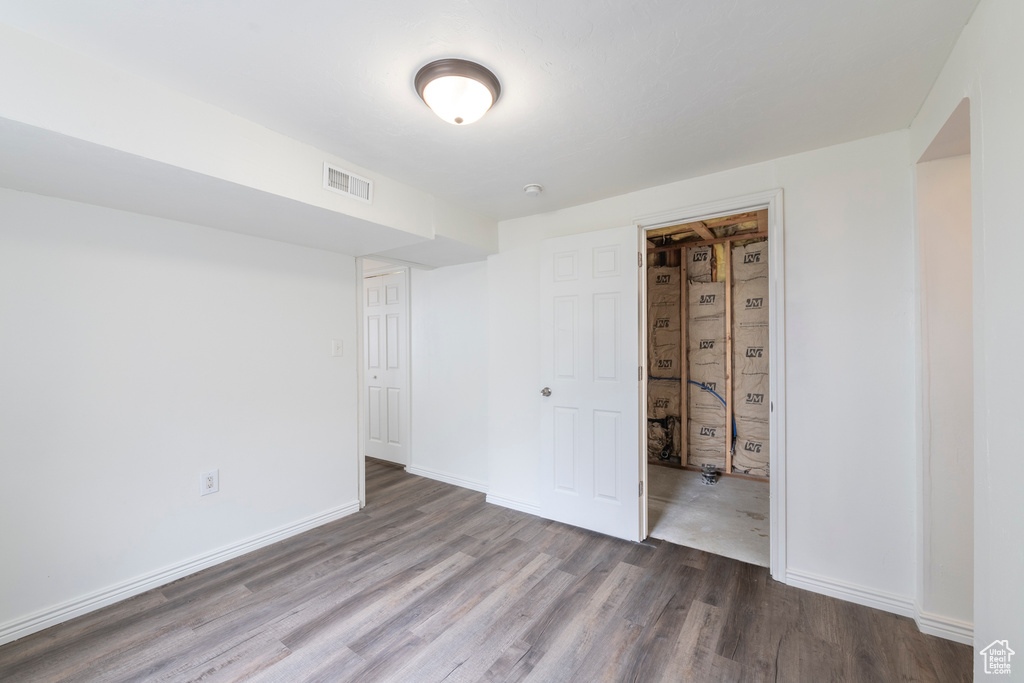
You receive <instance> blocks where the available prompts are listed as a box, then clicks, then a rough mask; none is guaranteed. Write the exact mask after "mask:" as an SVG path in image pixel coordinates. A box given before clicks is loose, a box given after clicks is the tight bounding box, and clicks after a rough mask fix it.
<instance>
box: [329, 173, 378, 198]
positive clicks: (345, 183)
mask: <svg viewBox="0 0 1024 683" xmlns="http://www.w3.org/2000/svg"><path fill="white" fill-rule="evenodd" d="M324 189H325V190H330V191H331V192H337V193H338V194H343V195H346V196H349V197H352V198H353V199H358V200H359V201H363V202H366V203H367V204H371V203H373V181H372V180H370V179H369V178H364V177H362V176H358V175H356V174H355V173H350V172H349V171H346V170H343V169H340V168H338V167H337V166H331V165H330V164H324Z"/></svg>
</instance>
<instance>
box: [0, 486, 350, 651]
mask: <svg viewBox="0 0 1024 683" xmlns="http://www.w3.org/2000/svg"><path fill="white" fill-rule="evenodd" d="M356 512H359V501H355V500H354V501H352V502H351V503H346V504H345V505H341V506H338V507H336V508H333V509H331V510H327V511H325V512H321V513H319V514H316V515H313V516H311V517H306V518H305V519H301V520H299V521H297V522H294V523H292V524H286V525H284V526H280V527H278V528H276V529H273V530H271V531H268V532H266V533H263V534H259V535H257V536H251V537H250V538H247V539H245V540H243V541H239V542H238V543H232V544H231V545H227V546H224V547H222V548H218V549H217V550H214V551H212V552H209V553H204V554H202V555H197V556H196V557H193V558H190V559H188V560H185V561H183V562H179V563H177V564H174V565H171V566H169V567H164V568H163V569H158V570H157V571H155V572H151V573H149V574H144V575H142V576H138V577H135V578H134V579H129V580H128V581H123V582H121V583H119V584H115V585H113V586H110V587H108V588H104V589H102V590H98V591H96V592H94V593H89V594H88V595H84V596H82V597H80V598H75V599H73V600H68V601H67V602H63V603H61V604H59V605H55V606H53V607H48V608H46V609H42V610H39V611H38V612H33V613H32V614H29V615H28V616H25V617H20V618H18V619H14V620H12V621H9V622H7V623H5V624H0V645H3V644H4V643H9V642H12V641H15V640H17V639H19V638H23V637H25V636H27V635H29V634H31V633H35V632H36V631H42V630H43V629H44V628H49V627H50V626H53V625H55V624H59V623H61V622H64V621H67V620H68V619H74V618H75V617H79V616H81V615H83V614H87V613H89V612H92V611H94V610H97V609H99V608H101V607H106V606H107V605H112V604H114V603H115V602H120V601H121V600H125V599H127V598H130V597H132V596H135V595H138V594H140V593H145V592H146V591H148V590H150V589H152V588H158V587H160V586H163V585H165V584H168V583H170V582H171V581H176V580H178V579H180V578H182V577H183V576H188V575H189V574H194V573H196V572H198V571H200V570H202V569H206V568H207V567H212V566H213V565H215V564H220V563H221V562H224V561H226V560H230V559H232V558H235V557H238V556H239V555H244V554H246V553H248V552H252V551H253V550H257V549H259V548H262V547H264V546H268V545H270V544H271V543H276V542H277V541H280V540H283V539H285V538H289V537H290V536H295V535H296V534H300V533H302V532H303V531H309V530H310V529H313V528H315V527H318V526H321V525H323V524H327V523H328V522H333V521H335V520H337V519H341V518H342V517H347V516H348V515H351V514H353V513H356Z"/></svg>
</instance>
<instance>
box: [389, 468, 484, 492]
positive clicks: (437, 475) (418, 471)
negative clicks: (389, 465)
mask: <svg viewBox="0 0 1024 683" xmlns="http://www.w3.org/2000/svg"><path fill="white" fill-rule="evenodd" d="M405 471H406V472H408V473H409V474H415V475H416V476H417V477H426V478H427V479H436V480H437V481H443V482H444V483H446V484H453V485H455V486H461V487H462V488H464V489H470V490H473V491H479V492H480V493H487V484H485V483H484V482H482V481H477V480H476V479H465V478H463V477H457V476H455V475H454V474H448V473H447V472H441V471H439V470H433V469H430V468H428V467H416V466H413V465H409V466H408V467H406V468H405Z"/></svg>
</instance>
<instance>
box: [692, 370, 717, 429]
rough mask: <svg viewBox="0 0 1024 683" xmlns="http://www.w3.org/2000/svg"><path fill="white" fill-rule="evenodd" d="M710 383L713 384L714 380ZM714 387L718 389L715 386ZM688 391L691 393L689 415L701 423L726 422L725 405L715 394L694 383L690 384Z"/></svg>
mask: <svg viewBox="0 0 1024 683" xmlns="http://www.w3.org/2000/svg"><path fill="white" fill-rule="evenodd" d="M694 381H696V380H694ZM709 384H713V382H712V383H709ZM712 389H713V390H715V391H717V389H716V388H714V387H712ZM688 393H689V394H690V410H689V413H688V415H689V417H690V419H691V420H693V421H695V422H699V423H701V424H715V425H724V424H725V406H724V405H723V404H722V402H721V401H719V400H718V399H717V398H716V397H715V395H714V394H712V393H710V392H707V391H704V390H703V389H701V388H700V387H698V386H694V385H692V384H691V385H690V386H689V390H688Z"/></svg>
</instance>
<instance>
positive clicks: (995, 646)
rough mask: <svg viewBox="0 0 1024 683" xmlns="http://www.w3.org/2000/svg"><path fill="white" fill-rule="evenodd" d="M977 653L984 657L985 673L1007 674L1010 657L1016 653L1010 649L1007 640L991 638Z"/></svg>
mask: <svg viewBox="0 0 1024 683" xmlns="http://www.w3.org/2000/svg"><path fill="white" fill-rule="evenodd" d="M978 654H979V655H981V656H982V657H984V658H985V673H987V674H1007V675H1009V673H1010V658H1011V657H1013V656H1014V655H1015V654H1017V653H1016V652H1014V651H1013V650H1011V649H1010V643H1009V641H1006V640H993V641H992V643H991V644H990V645H989V646H988V647H986V648H985V649H983V650H981V651H980V652H979V653H978Z"/></svg>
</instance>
